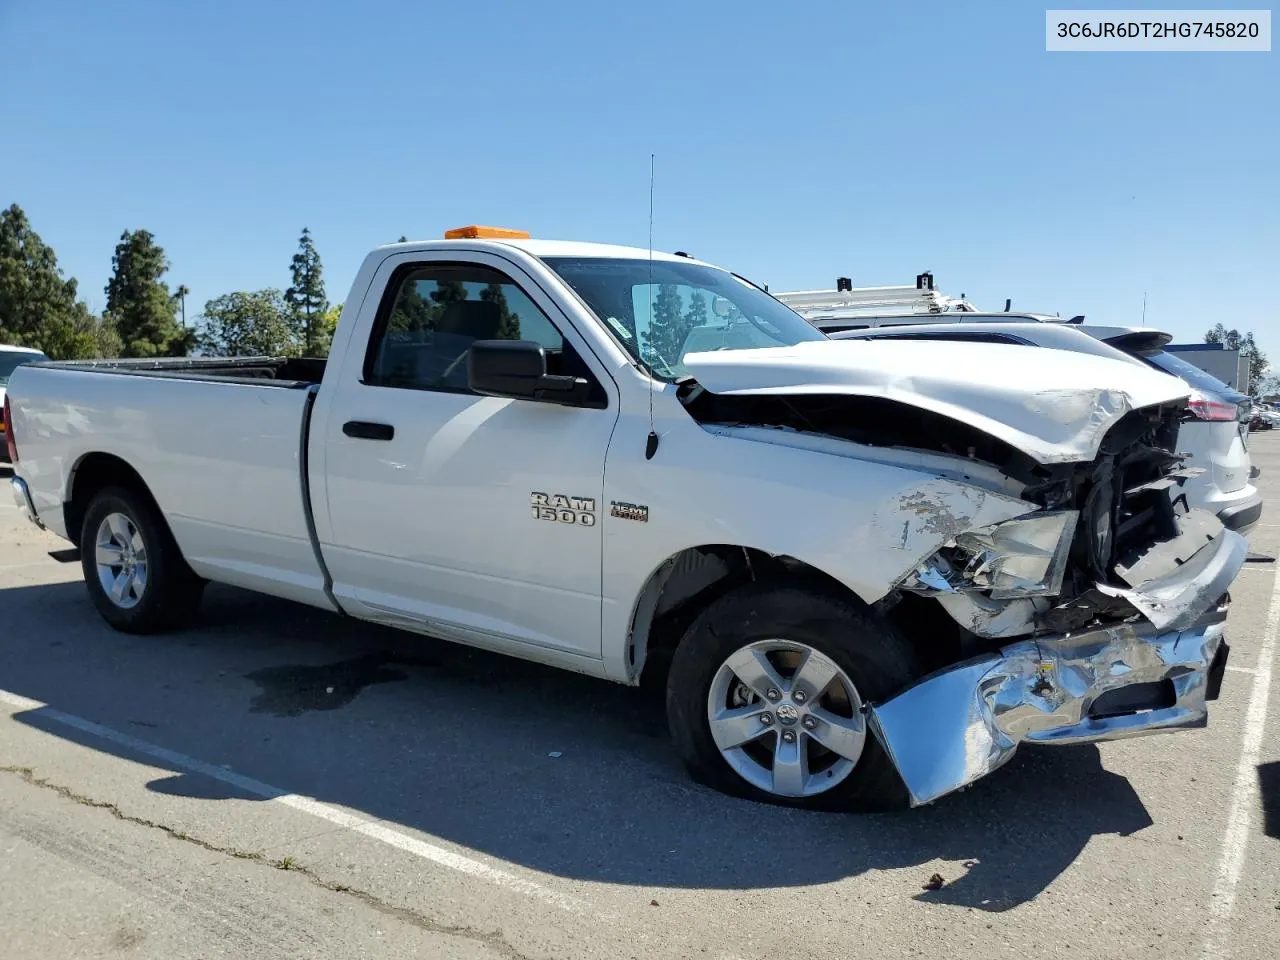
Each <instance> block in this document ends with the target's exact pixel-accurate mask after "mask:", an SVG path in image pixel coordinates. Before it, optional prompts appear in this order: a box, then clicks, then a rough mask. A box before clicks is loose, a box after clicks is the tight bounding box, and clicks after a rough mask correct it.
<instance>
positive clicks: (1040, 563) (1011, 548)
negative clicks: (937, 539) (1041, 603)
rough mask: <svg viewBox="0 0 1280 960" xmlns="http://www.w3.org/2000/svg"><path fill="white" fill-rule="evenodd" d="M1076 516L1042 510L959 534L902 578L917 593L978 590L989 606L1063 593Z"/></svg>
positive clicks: (1071, 513) (1064, 512) (1076, 514)
mask: <svg viewBox="0 0 1280 960" xmlns="http://www.w3.org/2000/svg"><path fill="white" fill-rule="evenodd" d="M1079 516H1080V514H1079V511H1077V510H1046V511H1043V512H1041V513H1030V514H1027V515H1026V516H1023V517H1015V518H1014V519H1012V520H1004V521H1002V522H1000V523H993V524H991V525H990V526H988V527H980V528H979V529H977V530H968V531H966V532H965V533H962V534H959V535H957V536H956V538H955V539H954V540H953V541H951V542H950V543H949V544H947V545H946V546H944V547H942V548H941V549H940V550H938V552H937V553H935V554H934V555H933V556H932V557H930V558H929V559H927V560H925V561H924V562H923V563H921V564H920V565H919V566H918V567H916V569H915V570H913V571H912V572H911V573H910V574H908V575H907V578H906V579H905V580H904V581H903V582H902V584H901V586H902V589H904V590H912V591H916V592H920V593H958V592H962V591H971V590H980V591H984V592H986V593H988V594H989V596H990V597H991V599H992V600H1012V599H1014V598H1016V597H1045V596H1054V595H1056V594H1058V593H1060V592H1061V591H1062V578H1063V575H1064V574H1065V573H1066V570H1067V554H1068V552H1069V551H1070V550H1071V537H1072V534H1073V533H1074V532H1075V528H1076V521H1077V520H1078V518H1079Z"/></svg>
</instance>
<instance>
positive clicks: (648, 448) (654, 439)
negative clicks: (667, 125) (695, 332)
mask: <svg viewBox="0 0 1280 960" xmlns="http://www.w3.org/2000/svg"><path fill="white" fill-rule="evenodd" d="M649 332H650V335H649V340H650V344H651V345H652V340H653V154H652V153H651V154H649ZM636 338H637V339H639V334H638V333H637V337H636ZM648 386H649V436H648V439H646V440H645V443H644V458H645V459H646V460H652V459H653V455H654V454H655V453H657V452H658V434H657V432H655V431H654V429H653V369H652V368H650V369H649V384H648Z"/></svg>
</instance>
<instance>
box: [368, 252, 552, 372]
mask: <svg viewBox="0 0 1280 960" xmlns="http://www.w3.org/2000/svg"><path fill="white" fill-rule="evenodd" d="M477 340H532V341H534V342H535V343H539V344H541V345H542V346H543V347H544V348H545V349H546V351H547V365H548V368H549V372H554V370H553V369H552V368H554V367H557V366H559V365H561V364H563V363H564V362H565V359H564V354H565V347H566V344H565V340H564V337H563V336H561V334H560V331H558V330H557V329H556V328H555V325H554V324H553V323H552V322H551V321H550V319H548V318H547V315H546V314H544V313H543V312H542V311H541V310H540V309H539V308H538V307H537V305H536V304H535V303H534V302H533V301H532V300H531V299H530V298H529V297H528V295H526V294H525V292H524V291H523V290H521V289H520V287H519V286H518V285H517V284H516V283H515V282H514V281H513V280H512V279H511V278H510V277H508V276H506V275H505V274H503V273H501V272H499V271H497V270H492V269H490V268H488V267H482V266H479V265H474V264H423V265H417V266H410V267H408V268H402V269H401V270H400V271H398V272H397V274H396V275H395V276H393V278H392V281H391V283H390V284H388V288H387V295H386V298H385V299H384V301H383V303H382V306H381V307H380V309H379V314H378V320H377V322H376V323H375V326H374V332H373V336H372V338H371V340H370V343H369V351H368V354H367V355H366V358H365V371H364V373H365V377H364V381H365V383H367V384H369V385H372V386H383V387H400V388H407V389H416V390H439V391H444V392H449V393H469V392H470V389H469V387H468V386H467V353H468V350H469V349H470V347H471V344H473V343H475V342H476V341H477ZM570 350H572V348H571V347H570Z"/></svg>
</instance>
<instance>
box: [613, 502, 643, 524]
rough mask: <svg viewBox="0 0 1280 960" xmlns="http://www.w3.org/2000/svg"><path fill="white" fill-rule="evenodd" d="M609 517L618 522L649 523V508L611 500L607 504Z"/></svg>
mask: <svg viewBox="0 0 1280 960" xmlns="http://www.w3.org/2000/svg"><path fill="white" fill-rule="evenodd" d="M609 516H611V517H617V518H618V519H619V520H639V521H640V522H641V523H648V522H649V508H648V507H646V506H642V505H641V504H638V503H627V502H626V501H624V500H613V501H611V502H610V503H609Z"/></svg>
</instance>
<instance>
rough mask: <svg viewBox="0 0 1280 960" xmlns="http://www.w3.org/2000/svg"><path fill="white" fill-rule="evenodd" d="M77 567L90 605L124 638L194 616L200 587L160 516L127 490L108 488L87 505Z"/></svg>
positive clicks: (201, 583)
mask: <svg viewBox="0 0 1280 960" xmlns="http://www.w3.org/2000/svg"><path fill="white" fill-rule="evenodd" d="M80 563H81V567H82V569H83V570H84V581H85V585H86V586H87V587H88V588H89V598H90V599H91V600H92V601H93V605H94V606H95V607H96V608H97V610H98V612H99V613H100V614H102V618H103V619H104V620H106V621H107V623H109V624H110V625H111V626H112V627H114V628H115V629H117V630H120V631H122V632H124V633H157V632H160V631H162V630H167V629H169V628H171V627H174V626H177V625H178V624H179V623H181V622H182V621H183V620H185V619H186V618H187V617H188V616H190V614H191V613H193V612H194V610H195V608H196V606H197V605H198V604H199V602H200V595H201V593H202V591H203V587H204V584H203V582H202V581H201V580H200V579H199V578H198V577H197V576H196V575H195V573H193V572H192V570H191V568H190V567H189V566H187V562H186V560H185V559H183V556H182V552H181V551H180V550H179V549H178V544H177V543H176V542H175V541H174V539H173V535H172V534H171V533H170V532H169V527H168V525H167V524H166V523H165V521H164V517H163V516H162V515H161V513H160V511H159V510H158V509H157V508H156V507H155V505H154V504H153V503H152V502H151V501H150V499H149V498H147V497H144V496H142V495H140V494H139V493H138V492H136V491H134V490H131V489H128V488H126V487H110V488H107V489H105V490H102V491H100V492H99V493H98V494H97V495H96V496H95V497H94V498H93V500H92V501H90V503H89V507H88V509H87V510H86V511H85V515H84V526H83V527H82V528H81V533H80Z"/></svg>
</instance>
